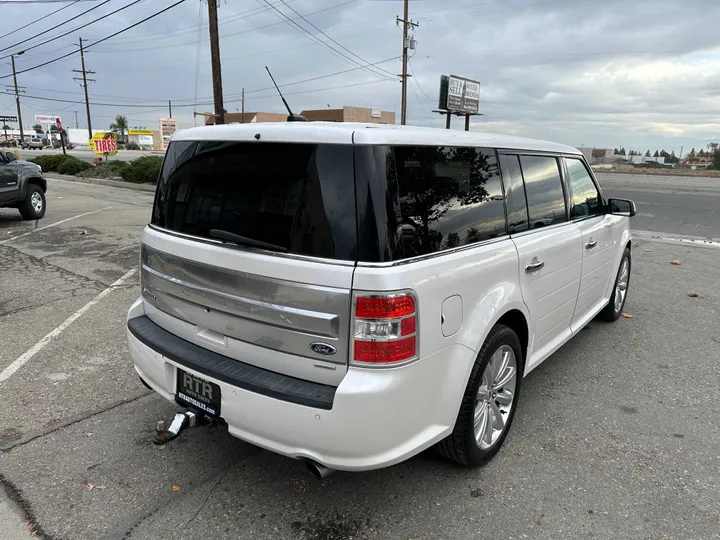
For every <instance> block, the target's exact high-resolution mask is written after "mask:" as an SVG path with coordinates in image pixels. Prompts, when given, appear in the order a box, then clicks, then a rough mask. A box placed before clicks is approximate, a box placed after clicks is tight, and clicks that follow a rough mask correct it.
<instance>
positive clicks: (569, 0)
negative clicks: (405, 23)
mask: <svg viewBox="0 0 720 540" xmlns="http://www.w3.org/2000/svg"><path fill="white" fill-rule="evenodd" d="M592 1H594V0H565V1H564V2H550V3H547V4H528V5H524V6H515V7H511V8H503V9H496V10H494V11H468V12H466V13H459V14H455V15H447V16H444V17H435V18H429V19H424V18H419V19H418V20H419V21H420V22H432V21H445V20H448V19H460V18H462V19H465V18H467V17H468V16H470V15H496V14H498V13H510V12H514V11H524V10H526V9H534V8H548V7H555V6H567V5H571V4H581V3H583V2H592Z"/></svg>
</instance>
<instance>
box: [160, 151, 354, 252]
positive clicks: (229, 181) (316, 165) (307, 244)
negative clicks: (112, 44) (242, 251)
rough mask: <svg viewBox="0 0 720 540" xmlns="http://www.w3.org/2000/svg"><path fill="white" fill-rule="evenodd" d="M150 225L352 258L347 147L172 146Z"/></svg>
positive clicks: (349, 154)
mask: <svg viewBox="0 0 720 540" xmlns="http://www.w3.org/2000/svg"><path fill="white" fill-rule="evenodd" d="M152 223H153V224H154V225H156V226H159V227H163V228H165V229H169V230H171V231H175V232H179V233H184V234H189V235H193V236H197V237H200V238H205V239H215V240H218V239H219V240H223V241H228V242H231V243H237V244H240V245H243V246H250V247H253V246H255V247H260V248H263V249H268V250H270V251H273V250H275V251H278V252H289V253H293V254H299V255H308V256H312V257H322V258H327V259H338V260H355V259H356V256H357V231H356V221H355V195H354V184H353V149H352V147H351V146H349V145H345V146H343V145H330V144H324V145H323V144H320V145H317V144H279V143H244V142H240V143H238V142H223V141H198V142H184V141H178V142H173V143H171V144H170V146H169V148H168V151H167V155H166V157H165V163H164V165H163V170H162V174H161V179H160V183H159V185H158V190H157V194H156V198H155V207H154V209H153V218H152Z"/></svg>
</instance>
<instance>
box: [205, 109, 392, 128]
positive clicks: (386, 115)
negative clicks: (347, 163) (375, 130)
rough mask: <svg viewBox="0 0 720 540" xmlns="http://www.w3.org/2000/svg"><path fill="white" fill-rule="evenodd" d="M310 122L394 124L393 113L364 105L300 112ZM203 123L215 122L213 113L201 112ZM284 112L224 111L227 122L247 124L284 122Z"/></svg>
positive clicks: (210, 123)
mask: <svg viewBox="0 0 720 540" xmlns="http://www.w3.org/2000/svg"><path fill="white" fill-rule="evenodd" d="M300 114H301V115H302V116H304V117H305V118H307V119H308V120H310V121H311V122H364V123H368V124H394V123H395V113H394V112H390V111H381V110H379V109H366V108H364V107H343V108H342V109H309V110H305V111H302V112H301V113H300ZM203 116H204V117H205V125H206V126H211V125H213V124H214V123H215V115H214V114H213V113H203ZM287 117H288V115H287V114H285V113H268V112H245V113H225V122H226V123H227V124H235V123H237V124H249V123H255V122H285V121H287Z"/></svg>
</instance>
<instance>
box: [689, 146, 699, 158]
mask: <svg viewBox="0 0 720 540" xmlns="http://www.w3.org/2000/svg"><path fill="white" fill-rule="evenodd" d="M696 156H697V154H696V153H695V149H694V148H693V149H692V150H690V153H689V154H688V155H687V157H691V158H694V157H696Z"/></svg>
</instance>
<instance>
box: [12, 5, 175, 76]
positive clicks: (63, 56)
mask: <svg viewBox="0 0 720 540" xmlns="http://www.w3.org/2000/svg"><path fill="white" fill-rule="evenodd" d="M106 1H109V0H106ZM183 2H185V0H178V1H177V2H175V3H174V4H172V5H171V6H168V7H166V8H165V9H161V10H160V11H157V12H155V13H153V14H152V15H150V16H149V17H145V18H144V19H142V20H141V21H138V22H136V23H135V24H131V25H130V26H126V27H125V28H123V29H122V30H118V31H117V32H115V33H114V34H110V35H109V36H107V37H104V38H102V39H100V40H98V41H95V42H93V43H91V44H90V45H88V46H86V47H85V49H89V48H90V47H93V46H95V45H97V44H98V43H102V42H103V41H107V40H108V39H111V38H113V37H115V36H117V35H119V34H122V33H123V32H127V31H128V30H130V29H131V28H135V27H136V26H138V25H140V24H142V23H144V22H146V21H149V20H150V19H153V18H155V17H157V16H158V15H162V14H163V13H165V12H166V11H169V10H171V9H172V8H174V7H176V6H179V5H180V4H182V3H183ZM79 51H80V49H77V50H75V51H71V52H69V53H67V54H63V55H62V56H58V57H57V58H53V59H52V60H48V61H47V62H43V63H42V64H38V65H36V66H32V67H29V68H27V69H23V70H22V71H18V72H17V73H18V74H19V73H27V72H28V71H32V70H34V69H38V68H41V67H44V66H47V65H49V64H53V63H55V62H57V61H59V60H62V59H63V58H67V57H68V56H72V55H73V54H75V53H77V52H79ZM8 77H12V75H2V76H0V79H6V78H8Z"/></svg>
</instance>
